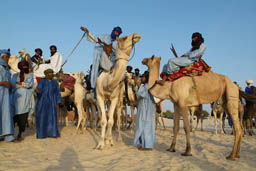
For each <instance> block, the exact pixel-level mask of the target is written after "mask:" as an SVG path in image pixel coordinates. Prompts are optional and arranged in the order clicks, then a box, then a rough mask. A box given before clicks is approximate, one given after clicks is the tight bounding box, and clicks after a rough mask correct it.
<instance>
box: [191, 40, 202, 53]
mask: <svg viewBox="0 0 256 171" xmlns="http://www.w3.org/2000/svg"><path fill="white" fill-rule="evenodd" d="M201 44H202V41H201V40H199V39H198V40H197V41H193V40H192V42H191V45H192V49H191V51H194V50H196V49H199V47H200V45H201Z"/></svg>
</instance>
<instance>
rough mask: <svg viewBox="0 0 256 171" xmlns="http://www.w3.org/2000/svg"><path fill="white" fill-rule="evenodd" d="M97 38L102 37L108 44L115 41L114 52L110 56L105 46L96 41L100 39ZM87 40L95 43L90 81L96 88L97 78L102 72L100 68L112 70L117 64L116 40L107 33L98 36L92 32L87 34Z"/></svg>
mask: <svg viewBox="0 0 256 171" xmlns="http://www.w3.org/2000/svg"><path fill="white" fill-rule="evenodd" d="M97 38H100V39H101V41H102V42H105V43H106V44H111V43H113V45H112V54H111V55H110V56H109V57H108V56H107V54H106V53H105V50H104V46H103V45H101V44H98V43H96V42H97V41H98V39H97ZM87 40H88V41H89V42H92V43H95V47H94V53H93V64H92V70H91V75H90V82H91V86H92V88H96V80H97V78H98V76H99V74H100V72H99V71H100V69H102V70H104V71H110V69H111V68H112V67H113V66H114V64H115V59H116V57H115V54H116V53H115V47H116V41H114V42H112V41H111V36H110V35H107V34H105V35H97V36H96V35H94V34H92V33H90V32H89V33H88V34H87Z"/></svg>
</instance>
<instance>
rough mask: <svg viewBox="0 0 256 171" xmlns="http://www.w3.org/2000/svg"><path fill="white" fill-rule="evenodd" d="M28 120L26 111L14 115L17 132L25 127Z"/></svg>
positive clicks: (20, 131) (22, 130)
mask: <svg viewBox="0 0 256 171" xmlns="http://www.w3.org/2000/svg"><path fill="white" fill-rule="evenodd" d="M27 121H28V113H23V114H18V115H15V116H14V125H15V124H16V122H17V123H18V127H19V133H22V132H24V131H25V129H26V125H27Z"/></svg>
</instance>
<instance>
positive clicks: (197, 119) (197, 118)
mask: <svg viewBox="0 0 256 171" xmlns="http://www.w3.org/2000/svg"><path fill="white" fill-rule="evenodd" d="M199 119H200V118H199V117H198V116H197V117H196V128H195V130H197V128H198V124H199ZM201 126H202V124H201Z"/></svg>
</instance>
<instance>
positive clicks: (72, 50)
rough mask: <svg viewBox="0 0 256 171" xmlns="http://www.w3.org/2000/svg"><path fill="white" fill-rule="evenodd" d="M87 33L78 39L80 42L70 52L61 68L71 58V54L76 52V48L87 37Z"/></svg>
mask: <svg viewBox="0 0 256 171" xmlns="http://www.w3.org/2000/svg"><path fill="white" fill-rule="evenodd" d="M85 35H86V33H84V34H83V36H82V37H81V39H80V40H79V41H78V43H77V44H76V46H75V47H74V48H73V49H72V51H71V52H70V54H69V55H68V56H67V58H66V60H65V61H64V62H63V64H62V65H61V68H62V67H63V66H64V65H65V64H66V63H67V62H68V59H69V58H70V56H71V55H72V54H73V53H74V51H75V50H76V48H77V47H78V45H79V44H80V43H81V41H82V40H83V38H84V37H85Z"/></svg>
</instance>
